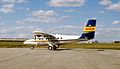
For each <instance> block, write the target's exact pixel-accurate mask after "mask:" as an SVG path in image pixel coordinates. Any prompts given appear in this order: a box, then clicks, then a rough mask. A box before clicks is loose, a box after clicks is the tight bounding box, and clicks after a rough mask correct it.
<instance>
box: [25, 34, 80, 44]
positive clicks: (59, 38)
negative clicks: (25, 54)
mask: <svg viewBox="0 0 120 69" xmlns="http://www.w3.org/2000/svg"><path fill="white" fill-rule="evenodd" d="M53 36H54V37H55V39H51V42H52V44H64V43H70V42H76V41H78V39H79V37H80V36H73V35H59V34H58V35H53ZM49 42H50V41H49V39H47V38H46V37H34V39H29V40H26V41H25V42H24V44H34V45H48V43H49Z"/></svg>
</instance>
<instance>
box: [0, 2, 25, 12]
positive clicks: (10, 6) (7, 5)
mask: <svg viewBox="0 0 120 69" xmlns="http://www.w3.org/2000/svg"><path fill="white" fill-rule="evenodd" d="M26 2H27V0H0V4H2V7H1V8H0V12H3V13H11V12H14V11H15V6H16V4H19V3H26Z"/></svg>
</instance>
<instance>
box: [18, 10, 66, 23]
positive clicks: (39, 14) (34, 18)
mask: <svg viewBox="0 0 120 69" xmlns="http://www.w3.org/2000/svg"><path fill="white" fill-rule="evenodd" d="M30 15H31V16H29V17H27V18H24V19H23V20H19V21H17V23H58V22H61V21H63V20H64V19H66V18H68V16H66V17H65V16H59V15H58V14H57V13H56V12H55V11H53V10H48V11H44V10H38V11H32V12H31V13H30ZM58 16H59V17H58Z"/></svg>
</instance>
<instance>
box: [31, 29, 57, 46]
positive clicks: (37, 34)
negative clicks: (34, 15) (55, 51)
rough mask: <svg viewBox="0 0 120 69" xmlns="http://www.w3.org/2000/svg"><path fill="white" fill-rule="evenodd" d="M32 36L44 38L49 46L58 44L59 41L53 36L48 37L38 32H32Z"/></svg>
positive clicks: (48, 35)
mask: <svg viewBox="0 0 120 69" xmlns="http://www.w3.org/2000/svg"><path fill="white" fill-rule="evenodd" d="M33 34H35V36H39V35H40V36H43V37H45V38H46V39H47V40H48V44H49V45H50V46H53V45H56V44H59V41H58V40H57V39H56V37H55V36H53V35H50V34H47V33H44V32H40V31H33Z"/></svg>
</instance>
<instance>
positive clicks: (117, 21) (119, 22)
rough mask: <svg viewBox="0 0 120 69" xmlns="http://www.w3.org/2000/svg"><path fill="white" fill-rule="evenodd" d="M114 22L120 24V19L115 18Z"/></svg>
mask: <svg viewBox="0 0 120 69" xmlns="http://www.w3.org/2000/svg"><path fill="white" fill-rule="evenodd" d="M112 24H120V20H115V21H113V22H112Z"/></svg>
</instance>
